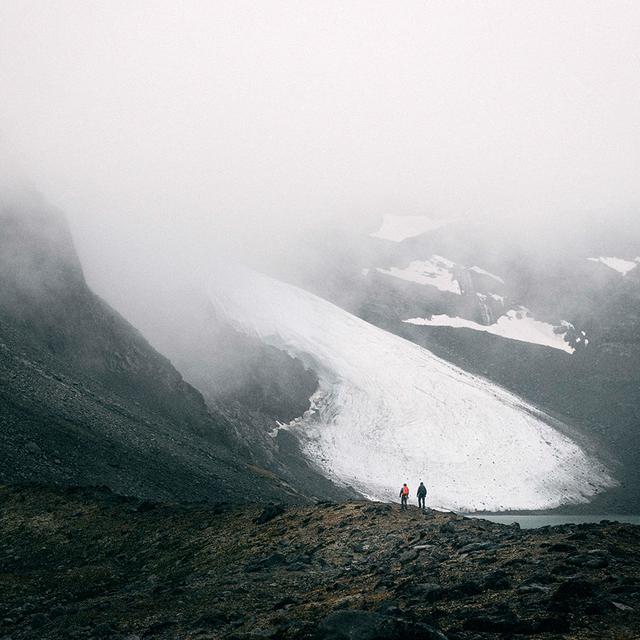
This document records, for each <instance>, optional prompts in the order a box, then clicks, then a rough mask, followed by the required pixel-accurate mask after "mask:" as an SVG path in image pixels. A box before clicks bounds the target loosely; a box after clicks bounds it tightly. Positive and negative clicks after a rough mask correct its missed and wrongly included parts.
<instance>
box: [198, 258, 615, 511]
mask: <svg viewBox="0 0 640 640" xmlns="http://www.w3.org/2000/svg"><path fill="white" fill-rule="evenodd" d="M212 282H213V283H214V284H211V285H210V291H209V294H210V297H211V299H212V301H213V302H214V304H215V305H216V306H217V308H218V309H219V310H220V311H221V312H223V313H225V314H226V315H227V317H228V318H229V319H230V320H231V321H232V322H234V324H235V325H236V326H237V327H238V328H239V329H242V330H244V331H245V332H248V333H252V334H257V335H259V336H260V337H262V338H263V339H264V340H265V341H266V342H268V343H270V344H273V345H275V346H277V347H280V348H282V349H284V350H286V351H288V352H289V353H291V354H292V355H295V356H297V357H300V358H301V359H303V360H304V361H305V362H307V363H308V364H309V366H312V367H313V368H314V369H315V370H316V372H317V373H318V376H319V380H320V387H319V390H318V392H317V393H316V394H315V396H314V398H313V406H312V409H310V410H309V411H308V412H307V413H306V414H305V416H303V417H302V418H299V419H297V420H296V421H294V422H293V423H291V424H289V425H286V426H285V427H284V428H287V429H290V430H292V431H294V432H295V433H296V434H297V435H298V436H299V437H300V439H301V442H302V446H303V451H304V452H305V453H306V455H307V456H308V457H309V458H310V459H311V460H312V461H313V462H314V463H315V464H316V465H317V466H318V467H319V468H320V469H321V470H322V471H324V472H325V473H326V474H327V475H328V476H330V477H332V478H333V479H335V480H337V481H338V482H342V483H346V484H351V485H352V486H354V487H355V488H357V489H358V490H360V491H361V492H362V493H364V494H365V495H367V496H370V497H372V498H376V499H380V500H388V499H390V500H395V499H396V498H397V492H398V491H399V488H400V486H401V484H402V483H403V482H407V483H408V484H409V487H410V489H411V495H412V500H415V498H414V495H415V491H416V489H417V485H418V482H419V481H420V480H424V482H425V484H426V485H427V488H428V490H429V495H428V497H427V500H428V503H429V504H430V505H432V506H440V507H446V508H450V509H457V510H467V511H473V510H481V509H487V510H504V509H543V508H548V507H555V506H558V505H560V504H563V503H567V502H585V501H587V500H588V499H589V497H590V496H592V495H594V494H595V493H597V492H598V491H599V490H601V489H603V488H604V487H607V486H611V485H613V484H615V481H613V480H612V479H611V478H610V476H609V475H608V473H607V471H606V470H605V469H604V468H603V466H602V465H601V464H600V463H599V462H598V461H597V460H595V459H594V458H592V457H591V456H590V455H588V454H587V453H585V452H584V451H583V450H582V449H581V448H580V447H579V446H578V445H577V444H576V443H574V442H573V441H572V440H570V439H569V438H568V437H566V436H565V435H562V434H561V433H560V432H559V431H557V430H556V429H554V428H552V427H551V426H550V424H549V423H548V421H547V419H546V418H545V416H544V415H543V414H541V413H540V412H539V411H537V410H536V409H535V408H533V407H532V406H529V405H527V404H526V403H524V402H523V401H522V400H520V399H518V398H517V397H515V396H514V395H512V394H510V393H508V392H507V391H505V390H503V389H501V388H500V387H497V386H495V385H493V384H491V383H489V382H488V381H486V380H484V379H482V378H479V377H475V376H473V375H471V374H468V373H466V372H464V371H462V370H461V369H459V368H457V367H455V366H452V365H451V364H449V363H447V362H445V361H444V360H441V359H439V358H437V357H436V356H434V355H433V354H432V353H431V352H429V351H427V350H426V349H424V348H422V347H419V346H418V345H415V344H413V343H411V342H408V341H406V340H404V339H402V338H400V337H398V336H395V335H392V334H390V333H388V332H386V331H383V330H381V329H378V328H377V327H374V326H372V325H370V324H368V323H366V322H364V321H363V320H360V319H359V318H356V317H355V316H353V315H351V314H349V313H347V312H346V311H344V310H342V309H340V308H338V307H336V306H334V305H333V304H331V303H329V302H327V301H326V300H323V299H321V298H318V297H317V296H314V295H312V294H310V293H308V292H306V291H303V290H301V289H299V288H296V287H294V286H291V285H288V284H285V283H283V282H279V281H276V280H273V279H271V278H268V277H266V276H263V275H260V274H257V273H255V272H252V271H249V270H234V271H233V274H232V275H231V276H230V277H229V276H227V277H213V278H212Z"/></svg>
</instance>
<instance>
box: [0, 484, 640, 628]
mask: <svg viewBox="0 0 640 640" xmlns="http://www.w3.org/2000/svg"><path fill="white" fill-rule="evenodd" d="M0 513H1V514H2V517H0V590H1V592H2V594H3V598H2V600H1V601H0V620H1V621H2V624H1V625H0V626H1V628H2V631H3V632H4V634H6V635H7V636H8V637H10V638H12V639H13V640H23V639H24V640H26V639H32V638H33V639H36V638H37V639H38V640H47V639H49V640H53V639H58V638H96V637H107V638H113V639H114V640H115V639H118V640H124V639H125V638H129V639H133V638H157V639H159V640H163V639H165V640H169V639H173V638H200V637H202V638H220V639H228V640H232V639H233V640H241V639H242V640H247V639H249V638H271V639H273V640H276V639H278V640H280V639H282V640H294V639H295V640H298V639H300V640H342V639H343V638H345V639H346V638H349V639H351V640H353V639H356V638H358V639H360V640H394V639H396V640H401V639H402V640H405V639H409V638H413V639H414V640H443V639H444V638H449V640H490V639H493V638H498V637H512V636H513V637H518V638H541V639H542V638H545V639H547V638H554V639H560V638H567V639H569V638H571V639H574V640H583V639H585V638H593V639H594V640H595V639H599V638H632V637H636V636H637V634H638V632H639V631H640V582H639V580H638V576H639V575H640V560H639V558H640V554H639V553H638V552H639V551H640V527H637V526H634V525H626V524H616V523H600V524H588V525H562V526H558V527H545V528H542V529H538V530H520V529H519V528H518V527H514V526H504V525H497V524H493V523H490V522H487V521H482V520H472V519H466V518H462V517H461V516H456V515H453V514H444V513H438V512H433V511H427V512H426V513H422V512H420V511H419V510H418V509H415V508H413V507H410V508H409V510H408V511H404V512H401V511H400V510H399V507H398V505H388V504H376V503H366V502H350V503H342V504H333V503H329V502H326V503H322V504H318V505H315V506H297V507H295V506H289V507H282V506H281V507H279V508H275V506H274V508H271V509H269V510H265V509H264V507H261V506H259V505H252V506H251V505H249V506H240V505H235V506H234V505H229V504H219V505H203V504H197V505H196V504H191V505H187V504H185V505H175V504H173V505H168V504H160V503H155V502H143V501H140V500H136V499H131V498H122V497H119V496H117V495H114V494H112V493H110V492H108V491H106V490H95V489H81V490H80V489H67V490H52V489H46V488H41V487H36V486H31V487H22V488H18V487H14V488H7V487H0ZM409 554H410V555H409ZM402 557H404V558H405V560H404V561H403V560H401V558H402ZM583 557H584V558H589V559H595V560H598V565H599V566H596V565H595V564H592V563H591V562H590V560H585V561H583V560H582V558H583ZM576 558H580V561H579V562H578V564H576ZM602 559H606V564H605V565H604V566H603V564H602V561H601V560H602Z"/></svg>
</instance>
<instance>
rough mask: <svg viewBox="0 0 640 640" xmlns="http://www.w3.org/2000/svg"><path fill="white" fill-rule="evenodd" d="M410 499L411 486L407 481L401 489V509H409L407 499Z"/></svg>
mask: <svg viewBox="0 0 640 640" xmlns="http://www.w3.org/2000/svg"><path fill="white" fill-rule="evenodd" d="M408 500H409V487H408V486H407V483H406V482H405V483H404V484H403V485H402V489H400V509H403V510H404V509H408V507H407V501H408Z"/></svg>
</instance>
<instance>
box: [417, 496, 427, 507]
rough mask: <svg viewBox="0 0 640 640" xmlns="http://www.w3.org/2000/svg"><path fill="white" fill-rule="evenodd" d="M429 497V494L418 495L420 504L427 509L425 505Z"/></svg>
mask: <svg viewBox="0 0 640 640" xmlns="http://www.w3.org/2000/svg"><path fill="white" fill-rule="evenodd" d="M426 499H427V496H418V506H419V507H422V508H423V509H426V508H427V507H426V505H425V501H426Z"/></svg>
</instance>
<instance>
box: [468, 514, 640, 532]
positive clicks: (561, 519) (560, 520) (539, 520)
mask: <svg viewBox="0 0 640 640" xmlns="http://www.w3.org/2000/svg"><path fill="white" fill-rule="evenodd" d="M467 516H468V517H470V518H481V519H482V520H490V521H491V522H497V523H499V524H512V523H513V522H517V523H518V524H519V525H520V527H521V528H522V529H537V528H538V527H544V526H546V525H551V526H553V525H556V524H582V523H585V522H600V521H601V520H610V521H612V522H630V523H631V524H638V525H640V516H634V515H630V516H629V515H619V514H603V515H594V516H573V515H566V516H563V515H559V514H554V515H551V516H518V515H505V516H484V515H483V516H476V515H473V514H467Z"/></svg>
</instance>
